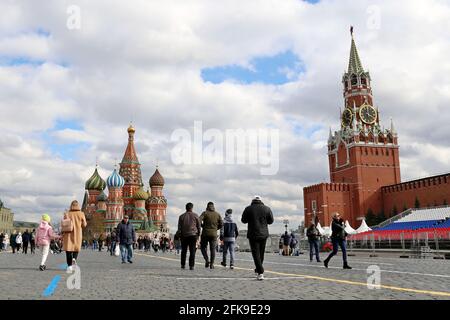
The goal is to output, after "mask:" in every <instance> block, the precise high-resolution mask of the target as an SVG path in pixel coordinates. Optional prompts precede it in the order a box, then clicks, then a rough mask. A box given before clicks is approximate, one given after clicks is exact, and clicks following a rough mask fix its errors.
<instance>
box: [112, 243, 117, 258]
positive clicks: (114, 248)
mask: <svg viewBox="0 0 450 320" xmlns="http://www.w3.org/2000/svg"><path fill="white" fill-rule="evenodd" d="M114 251H116V242H115V241H112V242H111V255H112V256H113V255H114Z"/></svg>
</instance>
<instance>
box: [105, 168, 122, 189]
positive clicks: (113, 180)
mask: <svg viewBox="0 0 450 320" xmlns="http://www.w3.org/2000/svg"><path fill="white" fill-rule="evenodd" d="M106 183H107V184H108V188H122V187H123V185H124V184H125V179H124V178H122V176H121V175H120V174H118V173H117V169H114V171H113V173H112V174H111V175H110V176H109V177H108V179H106Z"/></svg>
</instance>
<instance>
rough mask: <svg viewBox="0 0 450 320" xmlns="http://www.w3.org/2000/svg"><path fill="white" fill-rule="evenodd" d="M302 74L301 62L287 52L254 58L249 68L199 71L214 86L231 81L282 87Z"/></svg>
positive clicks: (236, 66) (290, 52) (222, 68)
mask: <svg viewBox="0 0 450 320" xmlns="http://www.w3.org/2000/svg"><path fill="white" fill-rule="evenodd" d="M302 72H305V66H304V65H303V63H302V61H301V60H300V59H299V58H298V57H297V56H296V55H295V54H294V53H293V52H292V51H291V50H288V51H285V52H281V53H278V54H276V55H274V56H271V57H255V58H253V59H251V60H250V61H249V67H243V66H239V65H236V64H233V65H225V66H217V67H212V68H205V69H202V70H201V76H202V79H203V80H204V81H207V82H212V83H214V84H218V83H222V82H224V81H233V82H240V83H243V84H251V83H255V82H256V83H264V84H274V85H282V84H285V83H287V82H292V81H296V80H297V79H298V76H299V75H300V74H301V73H302Z"/></svg>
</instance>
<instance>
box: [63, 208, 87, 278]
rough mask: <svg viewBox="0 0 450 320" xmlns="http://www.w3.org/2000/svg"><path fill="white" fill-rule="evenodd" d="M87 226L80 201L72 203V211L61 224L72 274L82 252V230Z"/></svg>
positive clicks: (66, 214) (64, 245) (64, 246)
mask: <svg viewBox="0 0 450 320" xmlns="http://www.w3.org/2000/svg"><path fill="white" fill-rule="evenodd" d="M69 221H70V222H69ZM63 224H64V225H63ZM86 226H87V222H86V217H85V215H84V213H83V212H82V211H81V210H80V205H79V204H78V201H76V200H75V201H72V203H71V205H70V211H69V212H66V213H65V214H64V219H63V220H62V222H61V230H62V232H63V249H64V251H66V258H67V272H68V273H72V271H73V269H72V264H74V263H75V264H76V259H77V258H78V253H79V252H80V250H81V242H82V237H83V235H82V228H85V227H86ZM69 230H70V231H69Z"/></svg>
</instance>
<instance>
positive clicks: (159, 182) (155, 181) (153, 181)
mask: <svg viewBox="0 0 450 320" xmlns="http://www.w3.org/2000/svg"><path fill="white" fill-rule="evenodd" d="M149 182H150V187H153V186H155V187H158V186H159V187H162V186H164V178H163V176H162V175H161V174H160V173H159V170H158V169H156V171H155V173H154V174H153V175H152V177H151V178H150V180H149Z"/></svg>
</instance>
